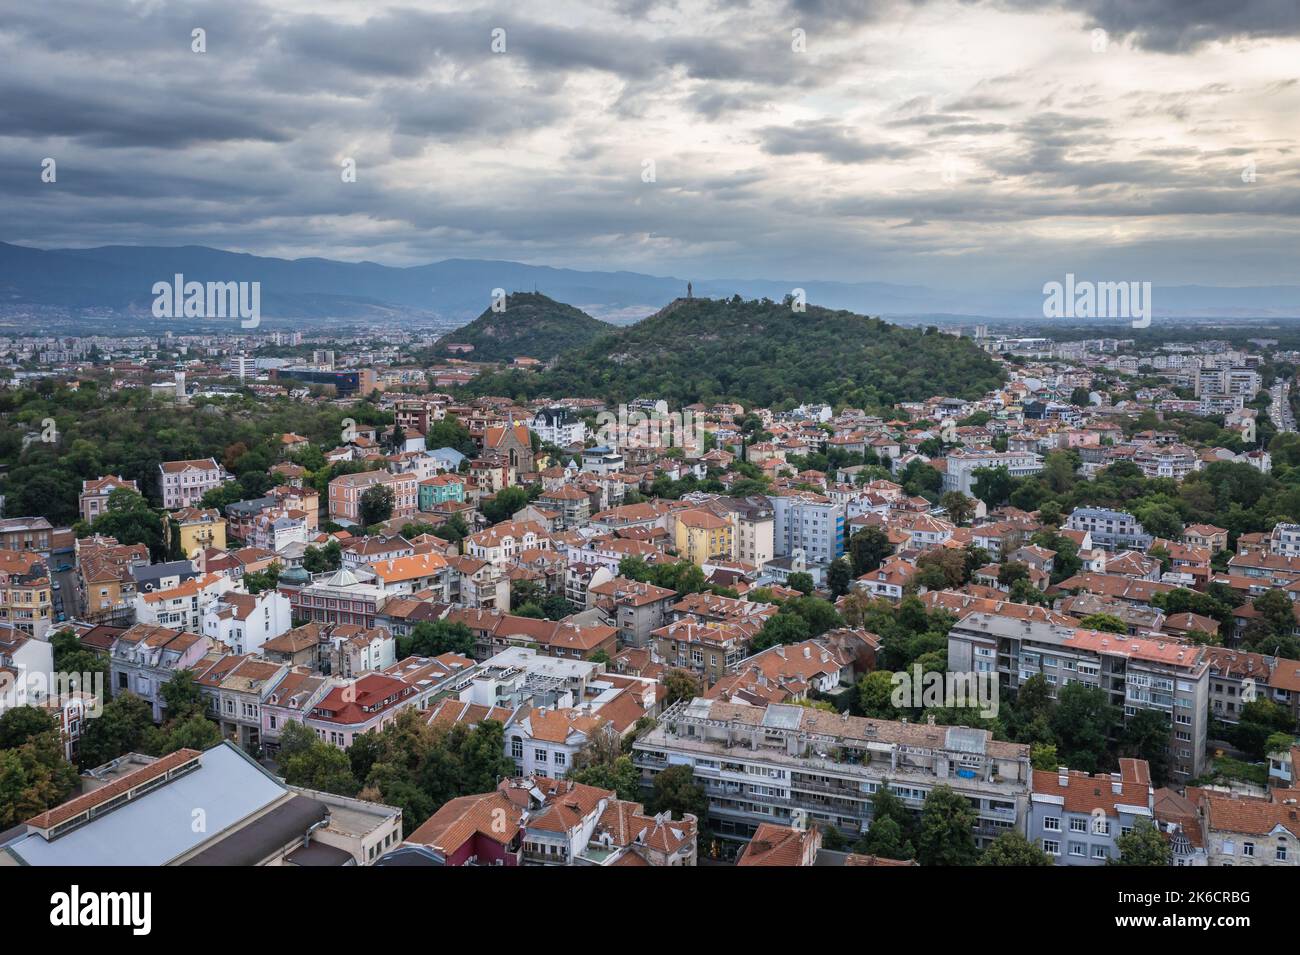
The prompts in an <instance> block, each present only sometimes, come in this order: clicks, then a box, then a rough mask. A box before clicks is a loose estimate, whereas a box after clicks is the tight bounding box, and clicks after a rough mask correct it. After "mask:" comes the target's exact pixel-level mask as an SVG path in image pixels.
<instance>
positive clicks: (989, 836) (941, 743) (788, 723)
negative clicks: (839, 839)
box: [633, 699, 1031, 846]
mask: <svg viewBox="0 0 1300 955" xmlns="http://www.w3.org/2000/svg"><path fill="white" fill-rule="evenodd" d="M633 760H634V762H635V763H636V765H637V766H638V767H639V768H640V769H641V770H642V779H643V781H644V783H645V784H647V785H649V784H650V783H651V782H652V781H653V779H654V776H655V775H656V774H657V773H659V772H661V771H663V770H664V769H667V768H668V767H669V766H677V765H686V766H690V767H691V768H692V771H693V773H694V776H695V781H696V783H697V784H698V785H700V786H701V787H702V788H704V790H705V792H706V793H707V795H708V798H709V819H710V824H711V828H712V829H713V831H714V832H715V833H716V834H717V835H718V836H720V837H721V838H723V839H729V840H742V841H744V840H748V839H749V838H750V837H751V836H753V835H754V833H755V831H756V830H757V829H758V827H759V826H760V825H761V824H763V823H772V822H775V823H777V824H788V823H789V822H791V821H793V820H794V819H795V818H796V814H799V816H800V817H801V818H803V819H805V820H806V821H807V822H808V823H809V824H815V825H818V826H835V827H837V828H839V829H840V830H841V831H842V832H844V833H845V834H846V835H848V836H850V837H857V836H858V835H860V834H861V833H863V832H865V831H866V830H867V828H869V826H870V822H871V797H872V795H873V794H874V793H875V792H876V790H877V789H879V788H880V787H881V786H888V788H889V789H890V790H891V791H893V792H894V793H895V794H896V795H897V796H898V797H899V798H900V799H902V800H903V801H904V803H905V804H906V805H907V806H908V807H909V808H910V809H912V810H914V811H920V809H921V807H922V806H923V805H924V803H925V798H926V796H927V795H928V794H929V793H930V791H931V790H933V789H934V787H935V786H938V785H946V786H949V787H951V788H952V789H954V790H955V791H956V792H958V793H959V794H961V795H963V796H965V797H966V798H968V799H969V800H970V801H971V808H972V809H973V810H974V811H975V814H976V820H977V821H976V824H975V827H974V833H973V834H974V836H975V838H976V841H977V843H978V844H980V845H981V846H983V845H987V844H988V842H990V841H991V840H993V839H995V838H996V837H997V836H998V835H999V834H1001V833H1002V832H1006V831H1007V830H1011V829H1016V830H1019V831H1022V832H1023V831H1024V825H1025V817H1026V813H1027V812H1028V808H1029V797H1030V791H1031V776H1030V774H1031V767H1030V763H1029V747H1028V746H1025V745H1021V744H1016V743H1003V742H999V741H996V740H994V739H993V737H992V734H991V733H989V732H987V731H986V730H978V729H972V728H970V727H962V726H934V725H928V724H919V723H896V722H889V721H885V720H872V719H864V718H861V717H853V716H849V715H847V714H840V713H828V712H825V711H823V710H816V709H811V708H808V707H802V706H795V705H781V704H773V705H769V706H750V705H747V704H737V703H727V702H723V701H721V700H706V699H694V700H682V701H679V702H678V703H675V704H674V705H673V706H672V707H670V708H669V709H668V710H667V711H665V712H664V714H663V715H662V717H661V718H660V720H659V723H658V725H657V726H656V727H655V728H654V729H652V730H651V731H649V732H648V733H646V734H644V735H643V736H641V737H640V738H639V739H638V740H637V741H636V742H635V743H634V744H633Z"/></svg>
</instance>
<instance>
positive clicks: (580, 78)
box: [0, 0, 1300, 289]
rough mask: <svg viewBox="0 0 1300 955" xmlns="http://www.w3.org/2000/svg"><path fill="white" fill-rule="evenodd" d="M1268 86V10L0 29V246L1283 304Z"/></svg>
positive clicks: (1273, 5)
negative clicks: (1073, 283)
mask: <svg viewBox="0 0 1300 955" xmlns="http://www.w3.org/2000/svg"><path fill="white" fill-rule="evenodd" d="M195 28H202V29H203V30H204V31H206V46H207V52H205V53H195V52H193V51H192V49H191V46H192V42H193V41H192V31H193V30H194V29H195ZM494 30H504V31H505V32H504V44H505V50H504V52H499V53H498V52H493V49H492V44H493V31H494ZM799 31H802V32H799ZM1101 31H1105V32H1104V33H1103V32H1101ZM1298 77H1300V12H1298V7H1297V3H1296V0H1232V2H1228V0H1056V2H1051V0H960V2H959V0H933V2H928V0H882V2H872V0H750V2H749V3H744V2H727V3H724V2H718V3H713V2H695V0H677V2H663V3H660V2H656V0H604V2H577V0H549V2H547V3H528V4H524V3H518V2H516V3H510V4H501V5H496V6H482V7H473V6H472V5H470V4H466V3H454V4H453V3H448V4H443V3H439V2H419V3H410V4H386V3H383V2H382V0H355V2H353V0H349V2H343V0H311V2H304V0H276V2H275V3H268V4H266V5H263V4H260V3H255V2H243V0H218V2H163V0H139V2H130V0H61V2H59V3H57V4H24V5H21V6H19V5H16V4H13V5H10V7H9V9H8V10H7V12H6V13H5V15H4V17H3V18H2V19H0V92H2V93H3V96H2V97H0V208H2V209H3V210H4V215H3V216H2V217H0V223H2V225H0V240H3V241H8V242H15V243H20V244H27V245H35V246H41V247H60V246H90V245H101V244H109V243H113V244H150V245H181V244H187V243H196V244H205V245H212V246H217V247H221V248H228V249H235V250H241V251H248V252H255V253H259V254H269V255H280V256H285V257H300V256H308V255H320V256H327V257H330V258H338V259H349V260H360V259H369V260H373V261H378V262H383V263H386V264H393V265H405V264H416V263H422V262H428V261H434V260H438V259H443V258H451V257H473V258H506V259H514V260H519V261H525V262H530V263H534V264H546V265H556V266H569V267H576V268H591V269H632V270H636V271H643V272H652V273H656V274H674V275H683V276H691V275H693V276H697V277H704V276H710V277H737V278H740V277H744V278H753V277H770V278H787V277H790V278H803V279H837V280H845V281H884V282H899V283H915V284H923V285H930V286H935V287H942V288H950V289H962V288H985V287H1004V288H1020V287H1025V286H1034V285H1037V284H1040V283H1041V282H1042V281H1043V276H1048V277H1051V276H1057V275H1061V274H1063V273H1064V272H1066V271H1073V272H1075V273H1079V274H1081V275H1082V274H1089V275H1092V276H1095V277H1097V278H1102V279H1121V278H1131V279H1141V280H1149V281H1154V282H1157V283H1164V284H1172V283H1204V284H1219V285H1270V284H1300V269H1298V268H1297V263H1300V254H1298V250H1300V242H1298V241H1297V240H1298V239H1300V228H1298V218H1297V217H1298V216H1300V154H1298V153H1297V144H1298V142H1300V119H1298V117H1300V79H1298ZM45 157H52V158H54V159H55V160H56V162H57V182H55V183H42V182H41V180H40V169H41V162H42V159H44V158H45ZM348 159H353V160H354V161H355V164H356V170H357V174H356V181H355V182H343V181H342V176H341V168H342V164H343V163H344V162H345V161H346V160H348ZM650 164H653V165H652V166H651V165H650ZM1252 169H1253V175H1251V174H1250V170H1252ZM651 170H652V171H653V176H651V175H650V172H651ZM1243 173H1245V174H1244V175H1243ZM647 179H652V181H646V180H647ZM1248 180H1253V181H1248Z"/></svg>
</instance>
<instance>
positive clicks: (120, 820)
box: [8, 743, 288, 866]
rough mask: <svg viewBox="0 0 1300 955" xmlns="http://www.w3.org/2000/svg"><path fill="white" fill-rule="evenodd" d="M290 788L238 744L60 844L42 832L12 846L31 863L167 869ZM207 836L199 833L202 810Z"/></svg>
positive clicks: (211, 755) (220, 750) (226, 745)
mask: <svg viewBox="0 0 1300 955" xmlns="http://www.w3.org/2000/svg"><path fill="white" fill-rule="evenodd" d="M287 792H288V790H287V789H286V788H285V787H284V786H283V785H282V784H281V783H279V782H278V781H277V780H276V779H275V778H274V777H273V776H271V775H270V774H268V773H267V772H266V771H265V770H263V769H262V768H261V767H260V766H258V765H257V764H256V763H254V762H253V761H252V760H251V759H249V758H248V757H247V756H245V755H244V754H243V753H241V752H240V751H239V749H238V748H237V747H235V746H234V745H233V744H231V743H223V744H221V745H220V746H216V747H213V748H212V749H210V750H208V751H207V752H205V753H204V754H203V757H202V762H201V765H200V766H199V768H198V769H196V770H194V771H193V772H190V773H187V774H186V775H184V776H180V777H178V778H176V779H173V780H172V781H170V782H168V783H166V784H164V785H161V786H159V787H158V788H157V789H155V790H153V791H152V792H150V793H148V794H146V795H143V796H140V797H138V798H137V799H134V800H132V801H130V802H127V803H125V804H123V805H121V806H119V807H118V808H117V809H114V810H112V811H111V812H107V813H105V814H104V815H102V816H99V817H98V818H96V819H94V820H92V821H91V822H88V823H86V824H85V825H83V826H81V827H79V828H77V829H73V830H72V831H71V832H69V833H67V835H64V836H60V837H59V838H57V839H55V840H54V841H53V842H46V841H45V839H44V838H43V837H41V836H40V835H37V834H31V835H27V836H24V837H22V838H20V839H19V840H17V841H16V842H14V843H11V844H10V845H9V846H8V850H9V851H10V852H11V853H13V854H14V855H15V856H16V857H18V859H19V860H21V861H22V862H25V863H27V864H29V865H77V866H107V865H113V866H127V865H144V866H158V865H164V864H166V863H167V862H170V861H171V860H172V859H175V858H176V857H177V856H180V855H183V854H185V853H186V852H190V851H191V850H193V849H195V848H196V847H198V846H200V845H202V844H203V843H204V842H206V841H207V840H209V839H211V838H212V837H213V836H215V835H216V834H217V833H220V832H222V831H224V830H226V829H228V828H230V827H231V826H233V825H236V824H238V823H241V822H243V820H245V819H247V818H248V817H249V816H250V815H253V814H254V813H256V812H258V811H260V810H262V809H264V808H266V807H267V806H270V805H271V804H272V803H274V802H276V801H277V800H280V799H282V798H284V796H285V794H286V793H287ZM196 810H202V811H203V814H204V815H203V817H202V818H203V821H204V823H205V826H204V830H205V831H203V832H195V831H194V828H195V821H196V819H198V818H200V817H199V816H196V814H195V811H196Z"/></svg>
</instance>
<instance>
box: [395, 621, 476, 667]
mask: <svg viewBox="0 0 1300 955" xmlns="http://www.w3.org/2000/svg"><path fill="white" fill-rule="evenodd" d="M473 652H474V632H473V631H472V630H470V628H469V627H467V626H465V624H463V623H460V622H459V621H449V620H421V621H420V622H419V623H417V624H416V625H415V626H414V627H412V628H411V632H410V633H409V634H407V635H405V636H400V637H398V638H397V656H398V657H399V658H400V659H406V658H407V657H409V656H419V657H436V656H441V655H442V654H444V653H457V654H460V655H461V656H469V655H470V654H472V653H473Z"/></svg>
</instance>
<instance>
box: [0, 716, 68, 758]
mask: <svg viewBox="0 0 1300 955" xmlns="http://www.w3.org/2000/svg"><path fill="white" fill-rule="evenodd" d="M54 729H55V722H54V718H53V717H52V716H50V714H48V713H46V712H45V711H44V710H38V709H37V708H36V707H34V706H15V707H14V708H13V709H9V710H5V711H4V714H3V715H0V749H17V748H18V747H19V746H22V745H23V744H24V743H26V742H27V741H28V740H30V739H31V738H32V737H33V736H38V735H40V734H41V733H49V732H51V731H52V730H54Z"/></svg>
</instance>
